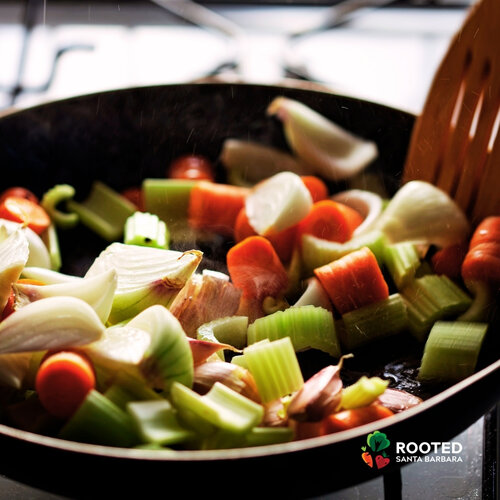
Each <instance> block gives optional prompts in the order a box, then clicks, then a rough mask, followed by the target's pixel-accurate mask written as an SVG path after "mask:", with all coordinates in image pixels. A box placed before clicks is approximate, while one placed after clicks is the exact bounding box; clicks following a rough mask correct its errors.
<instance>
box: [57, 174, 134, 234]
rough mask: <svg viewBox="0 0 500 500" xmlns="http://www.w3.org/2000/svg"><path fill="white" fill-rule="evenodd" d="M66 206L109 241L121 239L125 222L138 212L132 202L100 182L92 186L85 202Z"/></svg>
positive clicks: (73, 201) (72, 201) (68, 202)
mask: <svg viewBox="0 0 500 500" xmlns="http://www.w3.org/2000/svg"><path fill="white" fill-rule="evenodd" d="M66 205H67V207H68V210H70V211H71V212H74V213H76V214H77V215H78V217H79V218H80V220H81V222H82V223H83V224H84V225H86V226H87V227H88V228H89V229H91V230H92V231H94V232H95V233H97V234H98V235H99V236H100V237H101V238H103V239H105V240H107V241H115V240H118V239H120V238H121V236H122V235H123V228H124V226H125V221H126V220H127V218H128V217H129V216H130V215H132V214H133V213H134V212H135V211H136V210H137V208H136V207H135V205H134V204H133V203H132V202H130V201H129V200H127V199H126V198H125V197H124V196H122V195H121V194H119V193H117V192H116V191H114V190H113V189H111V188H110V187H109V186H106V185H105V184H103V183H102V182H100V181H95V182H94V183H93V184H92V187H91V190H90V193H89V195H88V196H87V198H86V199H85V200H84V201H82V202H77V201H75V200H68V201H67V203H66Z"/></svg>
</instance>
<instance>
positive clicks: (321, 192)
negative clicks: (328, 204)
mask: <svg viewBox="0 0 500 500" xmlns="http://www.w3.org/2000/svg"><path fill="white" fill-rule="evenodd" d="M300 178H301V179H302V182H303V183H304V184H305V186H306V188H307V190H308V191H309V193H310V195H311V199H312V201H313V203H316V202H317V201H321V200H326V199H327V198H328V186H327V185H326V184H325V183H324V182H323V180H322V179H321V178H320V177H318V176H316V175H301V176H300Z"/></svg>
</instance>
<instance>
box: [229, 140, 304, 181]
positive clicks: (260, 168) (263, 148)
mask: <svg viewBox="0 0 500 500" xmlns="http://www.w3.org/2000/svg"><path fill="white" fill-rule="evenodd" d="M220 161H221V163H222V165H223V166H224V168H225V169H226V172H227V176H228V179H229V180H230V181H231V183H232V184H237V185H240V186H253V185H254V184H256V183H257V182H260V181H262V180H264V179H266V178H267V177H270V176H272V175H275V174H277V173H279V172H283V171H289V172H294V173H296V174H298V175H307V173H308V172H309V169H308V168H307V167H305V166H304V165H302V164H301V163H300V161H299V160H298V159H297V158H295V157H294V156H292V155H291V154H290V153H287V152H285V151H281V150H279V149H276V148H274V147H271V146H267V145H265V144H261V143H258V142H253V141H246V140H240V139H226V140H225V141H224V143H223V145H222V151H221V154H220Z"/></svg>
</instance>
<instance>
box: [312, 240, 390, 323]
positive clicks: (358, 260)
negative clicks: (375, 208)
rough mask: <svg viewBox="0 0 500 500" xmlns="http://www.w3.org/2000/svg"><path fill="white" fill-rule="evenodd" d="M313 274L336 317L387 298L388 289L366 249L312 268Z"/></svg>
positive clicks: (378, 268)
mask: <svg viewBox="0 0 500 500" xmlns="http://www.w3.org/2000/svg"><path fill="white" fill-rule="evenodd" d="M314 274H315V275H316V277H317V278H318V279H319V281H320V282H321V284H322V285H323V287H324V288H325V290H326V292H327V293H328V296H329V297H330V300H331V301H332V303H333V305H334V306H335V308H336V309H337V311H338V312H339V313H340V314H345V313H346V312H349V311H352V310H354V309H357V308H359V307H361V306H366V305H368V304H372V303H374V302H377V301H380V300H384V299H387V298H388V297H389V287H388V285H387V283H386V281H385V279H384V276H383V274H382V271H381V269H380V267H379V264H378V262H377V259H376V257H375V255H374V254H373V252H372V251H371V250H370V249H369V248H368V247H363V248H361V249H360V250H355V251H354V252H351V253H349V254H347V255H345V256H344V257H341V258H340V259H337V260H334V261H333V262H331V263H329V264H326V265H325V266H322V267H319V268H316V269H315V270H314Z"/></svg>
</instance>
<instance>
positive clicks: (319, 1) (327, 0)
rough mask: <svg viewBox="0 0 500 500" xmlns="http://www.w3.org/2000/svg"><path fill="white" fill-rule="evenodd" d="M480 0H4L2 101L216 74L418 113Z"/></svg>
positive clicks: (28, 101)
mask: <svg viewBox="0 0 500 500" xmlns="http://www.w3.org/2000/svg"><path fill="white" fill-rule="evenodd" d="M471 2H472V0H434V1H431V0H400V1H395V0H334V1H332V0H261V1H255V2H250V1H245V2H242V1H240V0H233V1H230V0H225V1H224V0H222V1H219V2H218V1H216V0H205V1H198V2H196V3H194V2H190V1H187V0H153V1H140V0H131V1H130V0H110V1H89V0H82V1H79V0H74V1H59V0H24V1H20V0H17V1H9V0H7V1H5V0H0V110H1V109H8V108H10V107H12V106H15V107H25V106H30V105H33V104H37V103H39V102H43V101H46V100H53V99H59V98H63V97H68V96H72V95H77V94H85V93H89V92H95V91H100V90H107V89H114V88H122V87H130V86H138V85H155V84H164V83H179V82H186V81H191V80H198V79H202V78H207V77H209V78H211V77H214V76H216V77H217V78H222V79H226V80H227V79H236V80H243V81H249V82H257V83H281V82H282V81H284V80H287V79H290V78H291V79H294V80H297V79H298V80H302V81H314V82H318V83H320V84H321V85H324V86H326V87H328V88H330V89H332V90H333V91H336V92H340V93H344V94H348V95H355V96H360V97H363V98H367V99H369V100H373V101H378V102H382V103H384V104H388V105H391V106H394V107H398V108H403V109H407V110H409V111H412V112H418V111H419V110H420V108H421V106H422V103H423V100H424V98H425V95H426V92H427V88H428V86H429V84H430V80H431V78H432V76H433V74H434V71H435V70H436V67H437V64H438V63H439V61H440V60H441V57H442V56H443V54H444V51H445V50H446V48H447V46H448V43H449V40H450V38H451V36H452V35H453V33H454V32H455V31H456V30H457V29H458V27H459V26H460V24H461V22H462V20H463V17H464V15H465V12H466V10H467V7H468V6H469V5H470V4H471Z"/></svg>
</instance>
